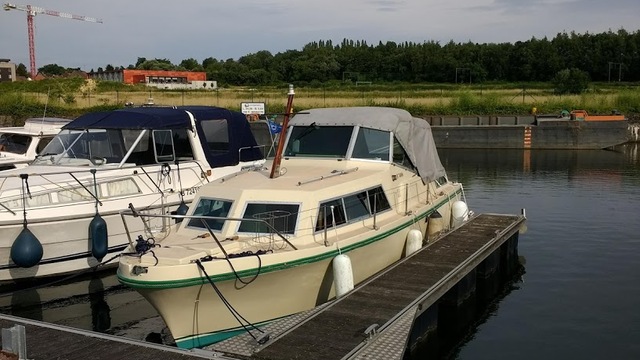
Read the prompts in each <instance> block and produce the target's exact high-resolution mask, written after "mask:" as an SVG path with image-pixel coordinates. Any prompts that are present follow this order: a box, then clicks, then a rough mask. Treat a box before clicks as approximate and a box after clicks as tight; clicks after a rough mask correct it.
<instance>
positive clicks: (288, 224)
mask: <svg viewBox="0 0 640 360" xmlns="http://www.w3.org/2000/svg"><path fill="white" fill-rule="evenodd" d="M299 208H300V205H298V204H261V203H249V204H247V208H246V209H245V211H244V214H243V215H242V218H243V219H255V220H262V221H253V220H251V221H249V220H245V221H242V222H240V226H239V227H238V232H254V233H273V232H274V231H273V229H275V230H277V231H278V232H280V233H282V234H293V233H295V230H296V223H297V222H298V210H299ZM267 224H269V225H267Z"/></svg>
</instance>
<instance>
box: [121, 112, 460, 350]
mask: <svg viewBox="0 0 640 360" xmlns="http://www.w3.org/2000/svg"><path fill="white" fill-rule="evenodd" d="M289 125H290V126H288V127H286V128H285V130H286V135H285V137H286V141H285V146H284V147H283V149H284V151H283V156H282V160H281V163H280V166H279V169H278V171H277V172H274V171H273V169H272V168H271V167H272V165H271V164H270V165H269V168H263V169H258V170H253V171H247V172H243V173H238V174H236V175H233V176H229V177H226V178H223V179H221V180H217V181H213V182H211V183H210V184H208V185H206V186H203V187H202V188H201V189H200V191H199V192H198V194H197V197H196V199H195V200H194V202H193V204H192V207H191V209H190V210H189V212H188V213H187V214H186V215H185V216H184V217H183V219H184V220H182V222H181V223H179V224H177V225H176V228H177V229H176V231H175V232H174V233H172V234H171V235H169V236H167V237H165V238H164V239H162V240H157V239H149V238H147V237H145V236H144V235H143V234H140V236H137V234H136V233H135V232H132V236H131V242H132V243H131V246H130V249H129V255H124V256H122V257H121V258H120V266H119V268H118V278H119V279H120V281H121V282H122V283H124V284H126V285H128V286H130V287H132V288H135V289H136V290H137V291H138V292H139V293H140V294H142V295H143V296H144V297H145V298H146V299H147V300H148V301H149V302H150V303H151V304H152V305H153V306H154V307H155V308H156V310H157V311H158V312H159V314H160V315H161V316H162V318H163V319H164V321H165V323H166V325H167V326H168V328H169V329H170V331H171V333H172V335H173V337H174V339H175V341H176V344H177V345H178V346H180V347H183V348H192V347H201V346H204V345H207V344H210V343H214V342H217V341H220V340H223V339H225V338H228V337H230V336H233V335H236V334H238V333H240V332H242V331H245V330H246V331H252V332H254V333H255V334H256V337H257V336H258V332H257V330H255V328H253V327H252V326H259V325H260V324H264V323H265V322H268V321H270V320H273V319H277V318H280V317H283V316H286V315H290V314H293V313H296V312H300V311H303V310H308V309H311V308H313V307H315V306H317V305H319V304H322V303H324V302H327V301H328V300H330V299H333V298H335V297H336V296H341V295H343V294H344V293H346V292H348V291H349V290H350V289H351V288H352V287H353V285H357V284H358V283H360V282H362V281H363V280H365V279H367V278H368V277H370V276H372V275H373V274H375V273H377V272H378V271H380V270H382V269H384V268H385V267H387V266H389V265H391V264H392V263H394V262H396V261H398V260H399V259H401V258H402V257H405V256H407V255H409V254H410V253H411V252H412V251H415V250H417V249H419V248H420V247H422V246H423V245H424V244H425V242H426V239H425V234H426V231H427V223H428V222H427V219H429V218H433V219H435V218H436V216H432V215H435V214H436V213H438V214H439V215H440V216H441V219H444V220H446V221H442V220H440V221H442V222H444V223H446V224H445V227H448V226H451V225H450V224H451V223H452V221H454V222H457V221H459V220H460V221H462V220H464V218H465V217H466V216H467V215H468V210H466V205H465V204H464V203H463V202H462V201H461V200H462V198H463V189H462V185H461V184H459V183H455V182H451V181H449V180H448V179H447V176H446V173H445V169H444V168H443V166H442V165H441V163H440V160H439V157H438V153H437V151H436V148H435V145H434V141H433V138H432V136H431V129H430V127H429V124H428V123H427V122H426V121H424V120H422V119H417V118H413V117H412V116H411V115H410V114H409V113H408V112H406V111H404V110H400V109H393V108H378V107H353V108H333V109H313V110H308V111H304V112H302V113H299V114H297V115H295V116H294V117H293V118H292V120H291V122H290V123H289ZM452 209H453V210H454V216H452ZM456 209H458V210H456ZM460 209H462V211H460ZM127 215H133V216H134V217H135V218H134V217H130V216H127ZM145 218H147V216H146V215H145V214H144V212H143V211H138V210H137V209H132V211H130V212H127V213H123V219H124V220H125V223H127V224H133V223H135V222H136V221H140V220H141V219H145ZM434 223H435V222H434ZM129 226H130V225H129ZM136 239H137V240H136Z"/></svg>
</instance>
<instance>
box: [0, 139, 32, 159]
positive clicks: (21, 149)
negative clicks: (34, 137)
mask: <svg viewBox="0 0 640 360" xmlns="http://www.w3.org/2000/svg"><path fill="white" fill-rule="evenodd" d="M29 144H31V136H26V135H19V134H1V135H0V150H1V151H6V152H10V153H14V154H24V153H26V152H27V149H28V148H29Z"/></svg>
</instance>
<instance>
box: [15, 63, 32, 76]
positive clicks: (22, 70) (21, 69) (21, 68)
mask: <svg viewBox="0 0 640 360" xmlns="http://www.w3.org/2000/svg"><path fill="white" fill-rule="evenodd" d="M16 75H18V76H24V77H29V71H27V67H26V66H25V65H24V64H23V63H20V64H18V66H17V67H16Z"/></svg>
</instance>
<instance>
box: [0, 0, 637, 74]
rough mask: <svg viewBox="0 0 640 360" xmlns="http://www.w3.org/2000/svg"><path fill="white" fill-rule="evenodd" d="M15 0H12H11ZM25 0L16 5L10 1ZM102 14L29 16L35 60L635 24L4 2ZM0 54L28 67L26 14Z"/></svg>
mask: <svg viewBox="0 0 640 360" xmlns="http://www.w3.org/2000/svg"><path fill="white" fill-rule="evenodd" d="M14 1H15V2H14ZM17 1H24V2H17ZM5 2H6V0H3V4H4V3H5ZM11 3H14V4H16V5H23V6H24V5H27V4H29V5H32V6H37V7H41V8H44V9H47V10H55V11H59V12H65V13H70V14H74V15H82V16H88V17H94V18H98V19H101V20H102V21H103V23H92V22H84V21H77V20H72V19H68V18H62V17H56V16H50V15H46V14H39V15H37V16H36V17H35V18H34V25H35V56H36V66H37V67H42V66H44V65H47V64H58V65H60V66H63V67H69V68H78V67H79V68H81V69H82V70H85V71H89V70H91V69H95V70H97V68H98V67H103V68H104V67H105V66H106V65H107V64H110V65H113V66H125V67H126V66H128V65H130V64H135V63H136V61H137V59H138V57H145V58H147V59H154V58H160V59H169V60H170V61H171V62H172V63H174V64H179V63H180V62H181V61H182V60H184V59H189V58H194V59H196V60H198V61H199V62H202V60H204V59H206V58H209V57H212V58H215V59H219V60H226V59H229V58H232V59H236V60H237V59H238V58H239V57H241V56H244V55H248V54H252V53H256V52H258V51H261V50H267V51H269V52H271V53H272V54H274V55H275V54H277V53H279V52H284V51H287V50H301V49H302V48H303V47H304V45H306V44H308V43H310V42H313V41H319V40H332V41H333V42H334V44H340V43H341V41H342V40H343V39H350V40H365V41H367V43H368V44H370V45H377V44H378V42H380V41H382V42H383V43H384V42H387V41H394V42H396V43H401V42H405V41H411V42H414V43H422V42H425V41H436V42H439V43H441V44H443V45H444V44H446V43H448V42H450V41H454V42H456V43H464V42H473V43H504V42H509V43H514V42H517V41H527V40H530V39H531V38H534V37H535V38H538V39H541V38H544V37H547V38H548V39H552V38H553V37H555V36H556V35H557V34H558V33H562V32H566V33H571V32H576V33H578V34H584V33H591V34H597V33H602V32H607V31H609V30H611V31H613V32H617V31H618V30H619V29H625V30H626V31H628V32H630V33H632V32H637V31H638V29H639V28H640V0H323V1H309V0H183V1H158V0H155V1H152V0H133V1H132V0H110V1H105V0H103V1H100V0H91V1H87V0H56V1H46V0H11ZM0 58H8V59H11V61H12V62H14V63H16V64H19V63H23V64H25V65H26V66H27V68H28V67H29V47H28V37H27V13H26V12H24V11H19V10H10V11H1V12H0Z"/></svg>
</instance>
